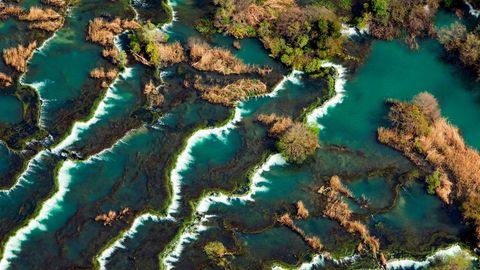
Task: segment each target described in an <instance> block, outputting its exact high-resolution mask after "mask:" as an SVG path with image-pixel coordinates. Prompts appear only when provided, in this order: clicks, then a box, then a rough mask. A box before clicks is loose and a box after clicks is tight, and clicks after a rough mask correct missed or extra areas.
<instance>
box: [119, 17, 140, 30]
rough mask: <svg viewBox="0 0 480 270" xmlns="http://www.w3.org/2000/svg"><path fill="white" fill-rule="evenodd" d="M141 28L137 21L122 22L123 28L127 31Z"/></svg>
mask: <svg viewBox="0 0 480 270" xmlns="http://www.w3.org/2000/svg"><path fill="white" fill-rule="evenodd" d="M140 27H141V25H140V24H139V23H138V22H137V21H136V20H127V19H125V20H123V21H122V28H123V29H125V30H137V29H139V28H140Z"/></svg>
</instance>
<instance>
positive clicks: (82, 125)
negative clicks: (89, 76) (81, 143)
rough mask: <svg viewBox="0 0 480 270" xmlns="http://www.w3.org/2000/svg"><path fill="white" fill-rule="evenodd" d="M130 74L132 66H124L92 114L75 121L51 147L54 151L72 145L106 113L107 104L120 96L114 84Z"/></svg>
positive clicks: (56, 151) (57, 151)
mask: <svg viewBox="0 0 480 270" xmlns="http://www.w3.org/2000/svg"><path fill="white" fill-rule="evenodd" d="M131 75H132V68H125V70H124V71H123V72H122V74H121V75H120V76H119V77H117V79H115V81H114V82H113V83H112V85H110V87H109V88H108V90H107V92H106V94H105V97H104V98H103V99H102V101H101V102H100V103H99V104H98V106H97V109H96V110H95V112H94V114H93V116H92V117H91V118H90V119H88V120H87V121H85V122H82V121H77V122H75V124H74V125H73V128H72V131H71V132H70V134H69V135H68V136H67V137H66V138H65V139H64V140H63V141H61V142H60V143H59V144H58V145H57V146H55V148H53V150H52V151H53V152H54V153H59V152H60V151H61V150H63V149H65V148H67V147H68V146H70V145H72V144H73V143H75V142H77V141H78V140H79V135H80V134H81V133H82V132H83V131H85V130H87V129H88V128H89V127H90V126H92V125H93V124H95V123H97V122H98V121H99V120H100V119H101V117H102V116H104V115H105V114H107V108H109V107H111V106H110V105H109V104H110V103H111V102H112V101H114V100H118V99H120V98H121V97H120V96H119V95H118V94H117V93H116V92H118V89H117V88H116V87H115V85H116V84H117V83H118V82H119V81H120V77H121V78H123V79H126V78H128V77H130V76H131Z"/></svg>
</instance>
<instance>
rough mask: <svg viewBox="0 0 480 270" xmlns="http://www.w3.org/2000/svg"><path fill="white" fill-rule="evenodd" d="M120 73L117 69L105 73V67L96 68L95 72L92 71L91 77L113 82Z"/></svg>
mask: <svg viewBox="0 0 480 270" xmlns="http://www.w3.org/2000/svg"><path fill="white" fill-rule="evenodd" d="M117 75H118V71H117V70H116V69H111V70H107V71H105V69H104V68H103V67H101V68H95V69H94V70H92V71H90V77H92V78H94V79H108V80H113V79H115V78H116V77H117Z"/></svg>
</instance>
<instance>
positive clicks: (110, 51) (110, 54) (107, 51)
mask: <svg viewBox="0 0 480 270" xmlns="http://www.w3.org/2000/svg"><path fill="white" fill-rule="evenodd" d="M119 54H120V52H119V51H118V49H117V47H108V48H104V49H103V50H102V56H103V57H105V58H107V59H110V60H111V61H112V62H113V63H114V64H115V63H116V62H117V58H118V55H119Z"/></svg>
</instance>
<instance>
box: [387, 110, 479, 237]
mask: <svg viewBox="0 0 480 270" xmlns="http://www.w3.org/2000/svg"><path fill="white" fill-rule="evenodd" d="M400 104H402V105H400ZM406 104H407V103H406V102H400V101H397V102H394V103H393V104H392V108H391V110H394V107H396V106H402V107H405V106H409V105H408V104H407V105H406ZM410 105H411V104H410ZM415 106H416V105H415ZM406 116H408V117H404V118H402V120H401V121H404V122H416V121H418V115H417V114H407V115H406ZM399 119H400V118H399ZM410 125H411V123H407V124H406V125H405V123H403V124H402V123H401V124H398V123H394V124H393V127H392V128H390V129H386V128H379V129H378V139H379V141H380V142H381V143H384V144H387V145H389V146H391V147H393V148H395V149H397V150H398V151H401V152H402V153H403V154H404V155H405V156H407V157H408V158H409V159H410V160H412V161H413V162H414V163H415V164H417V165H418V166H421V167H422V168H423V169H425V170H427V171H433V172H432V176H430V177H427V178H426V180H427V183H428V184H429V185H428V187H429V191H430V189H433V188H435V189H434V190H435V193H436V194H437V196H439V198H441V199H442V201H444V202H445V203H447V204H450V203H452V202H453V201H455V202H458V203H459V204H460V205H461V211H462V214H463V217H464V218H465V219H466V220H471V221H473V222H474V223H475V226H476V237H477V240H479V241H480V214H479V212H478V209H480V169H479V168H480V154H479V153H478V152H477V151H476V150H474V149H472V148H470V147H468V146H467V145H466V144H465V142H464V140H463V138H462V136H461V135H460V132H459V130H458V128H456V127H455V126H453V125H451V124H450V123H448V122H447V120H446V119H444V118H442V117H440V118H438V119H436V120H435V121H434V122H433V123H432V124H431V127H430V132H428V133H423V132H418V131H416V130H411V129H410V128H408V127H410ZM453 191H455V192H453Z"/></svg>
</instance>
